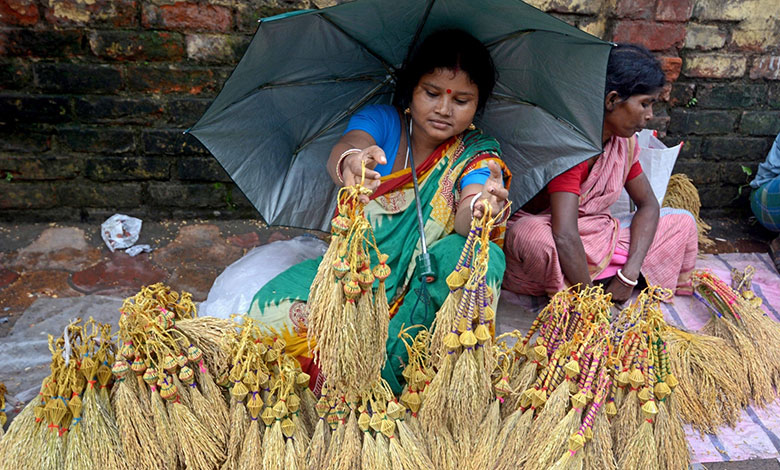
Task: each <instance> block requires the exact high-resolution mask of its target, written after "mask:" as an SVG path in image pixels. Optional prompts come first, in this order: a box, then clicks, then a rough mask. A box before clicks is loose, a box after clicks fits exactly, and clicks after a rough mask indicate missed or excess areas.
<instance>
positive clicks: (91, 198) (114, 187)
mask: <svg viewBox="0 0 780 470" xmlns="http://www.w3.org/2000/svg"><path fill="white" fill-rule="evenodd" d="M56 193H57V198H58V199H59V202H60V204H62V205H63V206H71V207H87V208H89V207H101V208H115V209H124V208H135V207H138V206H140V205H141V204H142V202H143V201H144V198H143V188H142V186H141V185H140V184H138V183H116V182H110V183H92V182H89V181H83V182H80V183H79V184H72V183H69V184H60V185H57V187H56Z"/></svg>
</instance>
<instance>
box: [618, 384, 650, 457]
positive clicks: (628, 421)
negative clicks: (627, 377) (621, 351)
mask: <svg viewBox="0 0 780 470" xmlns="http://www.w3.org/2000/svg"><path fill="white" fill-rule="evenodd" d="M635 372H639V371H635ZM639 374H640V375H641V372H639ZM642 380H644V379H642ZM634 387H635V385H634V382H632V384H631V391H629V392H628V395H627V396H626V398H625V400H623V405H622V406H621V407H620V409H619V410H618V414H617V417H616V418H615V420H614V422H613V423H612V439H613V442H614V446H613V452H614V454H615V457H616V459H620V458H621V457H622V455H623V453H624V451H625V449H626V448H627V447H628V444H629V442H630V441H631V439H632V437H633V435H634V434H635V433H636V430H637V428H638V427H639V412H640V411H639V410H640V407H639V398H637V392H636V388H634ZM620 468H625V467H620Z"/></svg>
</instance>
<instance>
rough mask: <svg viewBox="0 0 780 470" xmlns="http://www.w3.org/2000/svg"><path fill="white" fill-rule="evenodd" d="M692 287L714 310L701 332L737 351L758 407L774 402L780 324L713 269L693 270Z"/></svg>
mask: <svg viewBox="0 0 780 470" xmlns="http://www.w3.org/2000/svg"><path fill="white" fill-rule="evenodd" d="M693 286H694V297H696V298H697V299H699V300H700V301H701V302H702V303H703V304H704V305H705V306H707V308H708V309H709V310H710V312H711V313H712V316H711V317H710V320H709V321H708V322H707V324H706V325H704V328H703V329H702V332H703V333H705V334H708V335H710V336H715V337H718V338H722V339H724V340H726V342H727V343H728V344H729V345H730V346H731V347H733V348H734V349H735V350H736V351H737V353H738V355H739V357H740V360H741V361H742V363H743V364H744V367H745V371H746V372H747V380H748V383H749V384H750V392H751V398H752V400H753V402H754V403H755V404H756V405H757V406H765V405H766V404H768V403H769V402H771V401H773V400H774V398H775V392H774V389H773V377H776V376H777V373H778V372H779V371H780V369H778V368H780V364H778V362H777V360H776V359H778V358H780V344H778V341H780V327H779V326H778V325H777V324H776V323H774V322H772V321H771V320H769V319H768V318H767V317H766V316H765V315H764V313H763V311H762V310H761V308H758V309H756V308H755V307H754V306H753V305H751V304H750V303H749V302H747V301H745V300H744V299H743V297H742V296H741V295H739V294H738V293H736V292H735V291H734V290H733V289H732V288H731V287H730V286H728V285H727V284H726V283H725V282H723V281H722V280H721V279H719V278H718V277H717V276H715V275H714V274H712V273H711V272H708V271H701V270H697V271H694V273H693ZM759 351H760V352H759Z"/></svg>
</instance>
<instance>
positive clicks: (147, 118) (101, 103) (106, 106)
mask: <svg viewBox="0 0 780 470" xmlns="http://www.w3.org/2000/svg"><path fill="white" fill-rule="evenodd" d="M73 110H74V112H75V114H76V119H77V120H78V121H81V122H105V123H113V122H117V123H123V124H145V125H150V124H151V123H152V122H153V121H154V120H155V119H160V118H162V117H163V116H165V115H166V113H164V111H163V106H162V104H161V103H160V102H159V100H153V99H150V98H123V97H117V96H91V97H77V98H76V99H75V101H74V103H73Z"/></svg>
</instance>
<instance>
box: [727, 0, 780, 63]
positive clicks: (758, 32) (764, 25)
mask: <svg viewBox="0 0 780 470" xmlns="http://www.w3.org/2000/svg"><path fill="white" fill-rule="evenodd" d="M778 5H780V3H775V7H774V8H775V12H774V13H770V12H763V13H762V14H763V15H766V16H765V17H764V18H761V19H760V20H758V21H756V20H755V18H754V19H753V21H745V22H743V23H740V24H739V25H737V27H735V28H734V29H732V30H731V40H730V41H729V45H730V46H731V48H732V49H741V50H745V51H755V52H766V51H769V50H771V49H776V47H777V43H778V42H780V30H779V29H780V28H779V27H778V24H777V18H778V15H780V6H778ZM773 18H774V19H773Z"/></svg>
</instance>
